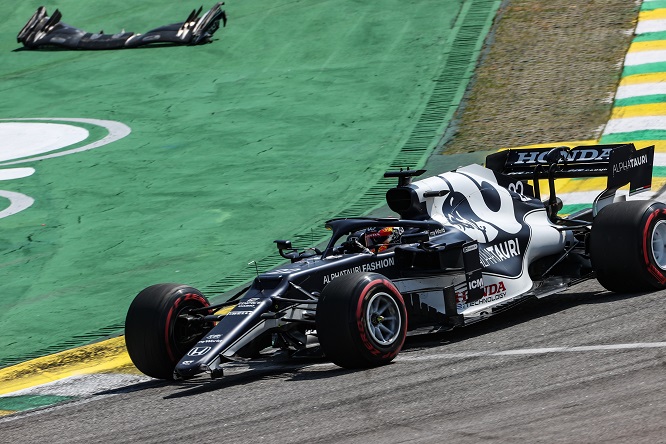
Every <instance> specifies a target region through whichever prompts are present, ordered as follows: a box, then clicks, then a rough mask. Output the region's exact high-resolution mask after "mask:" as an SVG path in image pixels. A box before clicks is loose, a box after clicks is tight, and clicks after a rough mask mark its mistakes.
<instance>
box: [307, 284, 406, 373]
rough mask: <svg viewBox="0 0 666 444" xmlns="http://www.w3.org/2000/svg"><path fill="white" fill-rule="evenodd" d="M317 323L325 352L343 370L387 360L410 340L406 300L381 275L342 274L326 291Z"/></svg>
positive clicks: (380, 363) (393, 356)
mask: <svg viewBox="0 0 666 444" xmlns="http://www.w3.org/2000/svg"><path fill="white" fill-rule="evenodd" d="M316 327H317V335H318V337H319V343H320V345H321V348H322V350H323V352H324V354H325V355H326V357H327V358H328V359H330V360H331V361H333V362H334V363H335V364H337V365H339V366H341V367H344V368H364V367H374V366H379V365H383V364H387V363H389V362H391V361H392V360H393V358H395V357H396V356H397V354H398V353H399V352H400V349H401V348H402V346H403V344H404V342H405V337H406V335H407V311H406V308H405V302H404V300H403V298H402V295H401V294H400V292H399V291H398V290H397V289H396V288H395V286H394V285H393V284H392V283H391V281H390V280H388V279H387V278H386V277H384V276H382V275H380V274H376V273H356V274H350V275H345V276H341V277H338V278H336V279H334V280H333V281H332V282H331V283H330V284H328V285H327V286H326V287H324V290H323V291H322V293H321V296H320V298H319V303H318V304H317V316H316Z"/></svg>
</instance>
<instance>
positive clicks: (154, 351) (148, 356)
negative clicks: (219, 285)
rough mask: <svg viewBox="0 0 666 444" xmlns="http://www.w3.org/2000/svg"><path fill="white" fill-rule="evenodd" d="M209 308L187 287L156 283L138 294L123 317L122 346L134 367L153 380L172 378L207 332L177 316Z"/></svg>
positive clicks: (194, 289) (202, 298)
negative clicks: (188, 353) (181, 362)
mask: <svg viewBox="0 0 666 444" xmlns="http://www.w3.org/2000/svg"><path fill="white" fill-rule="evenodd" d="M209 305H210V304H209V302H208V300H207V299H206V298H205V297H204V296H203V295H202V294H201V293H200V292H199V291H198V290H197V289H196V288H193V287H188V286H187V285H179V284H157V285H153V286H150V287H148V288H146V289H144V290H143V291H141V292H140V293H139V294H138V295H137V296H136V297H135V298H134V301H133V302H132V304H131V305H130V308H129V310H128V312H127V317H126V318H125V345H126V346H127V351H128V353H129V355H130V358H131V359H132V362H133V363H134V365H135V366H136V368H138V369H139V370H141V372H143V373H144V374H146V375H148V376H152V377H153V378H159V379H173V371H174V368H175V367H176V364H177V363H178V361H179V360H180V358H182V357H183V356H184V355H185V353H187V352H188V351H189V350H190V349H191V348H192V347H193V346H194V344H196V343H197V342H198V341H199V339H201V338H202V337H203V336H204V334H205V332H206V328H205V325H204V324H203V323H192V322H190V321H188V320H187V319H184V318H181V317H180V316H181V315H183V314H186V313H188V312H189V311H191V310H192V309H195V308H202V307H208V306H209ZM199 314H208V313H199Z"/></svg>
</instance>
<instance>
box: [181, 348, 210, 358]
mask: <svg viewBox="0 0 666 444" xmlns="http://www.w3.org/2000/svg"><path fill="white" fill-rule="evenodd" d="M210 350H211V347H194V348H193V349H192V350H190V352H189V353H188V354H187V356H203V355H205V354H206V353H208V352H209V351H210Z"/></svg>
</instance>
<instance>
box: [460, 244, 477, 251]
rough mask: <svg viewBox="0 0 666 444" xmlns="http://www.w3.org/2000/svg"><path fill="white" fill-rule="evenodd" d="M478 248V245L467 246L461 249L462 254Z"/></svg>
mask: <svg viewBox="0 0 666 444" xmlns="http://www.w3.org/2000/svg"><path fill="white" fill-rule="evenodd" d="M478 247H479V244H476V243H475V244H472V245H468V246H466V247H463V253H469V252H470V251H474V250H476V249H477V248H478Z"/></svg>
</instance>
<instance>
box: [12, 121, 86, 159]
mask: <svg viewBox="0 0 666 444" xmlns="http://www.w3.org/2000/svg"><path fill="white" fill-rule="evenodd" d="M88 135H89V133H88V130H87V129H85V128H82V127H80V126H75V125H64V124H59V123H37V122H0V162H4V161H6V160H14V159H21V158H25V157H31V156H35V155H38V154H43V153H48V152H49V151H53V150H57V149H61V148H64V147H66V146H71V145H74V144H76V143H79V142H82V141H84V140H86V139H87V138H88Z"/></svg>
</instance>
